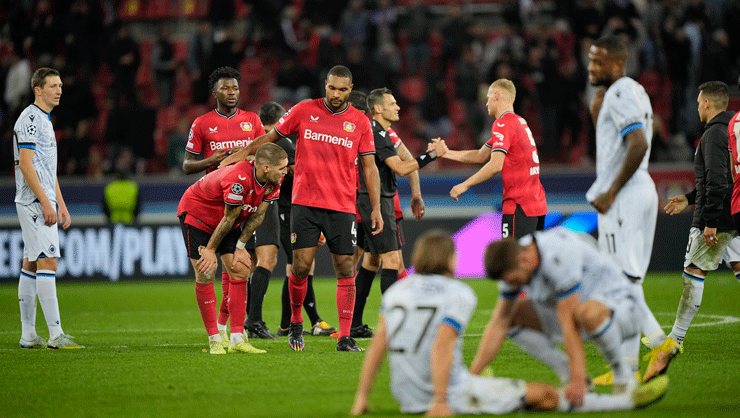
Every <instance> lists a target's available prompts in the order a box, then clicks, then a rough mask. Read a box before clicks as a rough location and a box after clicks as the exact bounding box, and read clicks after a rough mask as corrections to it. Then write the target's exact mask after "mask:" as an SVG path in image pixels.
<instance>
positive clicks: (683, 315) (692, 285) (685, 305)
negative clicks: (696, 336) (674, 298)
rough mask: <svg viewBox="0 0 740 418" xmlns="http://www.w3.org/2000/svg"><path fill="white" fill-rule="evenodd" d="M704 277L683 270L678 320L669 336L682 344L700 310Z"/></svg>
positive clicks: (677, 313)
mask: <svg viewBox="0 0 740 418" xmlns="http://www.w3.org/2000/svg"><path fill="white" fill-rule="evenodd" d="M704 278H705V276H701V275H698V274H692V273H689V272H687V271H686V270H684V272H683V294H682V295H681V301H680V302H678V311H677V312H676V322H674V323H673V329H672V330H671V333H670V335H668V336H669V337H671V338H673V339H674V340H676V342H677V343H679V344H681V342H683V339H684V337H686V331H688V330H689V326H690V325H691V321H692V320H693V319H694V315H696V313H697V312H698V311H699V307H700V306H701V298H702V296H703V294H704Z"/></svg>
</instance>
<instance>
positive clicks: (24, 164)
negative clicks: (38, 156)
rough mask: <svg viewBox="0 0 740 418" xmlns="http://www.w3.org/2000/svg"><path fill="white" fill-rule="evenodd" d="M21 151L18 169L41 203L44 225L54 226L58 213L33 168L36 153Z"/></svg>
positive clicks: (30, 150)
mask: <svg viewBox="0 0 740 418" xmlns="http://www.w3.org/2000/svg"><path fill="white" fill-rule="evenodd" d="M19 151H20V155H19V160H18V167H19V168H20V169H21V173H23V178H24V179H25V180H26V183H27V184H28V187H30V188H31V191H33V194H34V195H36V199H38V200H39V203H41V211H42V213H43V214H44V225H46V226H51V225H54V224H55V223H57V211H56V209H55V208H54V207H53V206H52V205H51V201H50V200H49V197H48V196H46V193H44V189H43V187H41V181H39V176H38V174H36V169H35V168H34V167H33V154H34V153H35V152H36V151H35V150H33V149H31V148H20V150H19ZM68 216H69V215H68Z"/></svg>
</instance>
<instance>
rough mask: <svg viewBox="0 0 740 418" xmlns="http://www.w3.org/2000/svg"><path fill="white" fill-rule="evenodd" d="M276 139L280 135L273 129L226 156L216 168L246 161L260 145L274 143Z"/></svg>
mask: <svg viewBox="0 0 740 418" xmlns="http://www.w3.org/2000/svg"><path fill="white" fill-rule="evenodd" d="M278 139H280V134H278V133H277V131H275V129H273V130H271V131H270V132H268V133H266V134H264V135H262V136H259V137H257V138H255V139H254V141H252V142H251V143H250V144H249V145H248V146H247V147H246V148H243V149H241V150H239V151H236V152H233V153H232V154H231V155H229V156H227V157H226V158H225V159H224V160H223V161H221V163H220V164H219V165H218V167H219V168H221V167H225V166H227V165H231V164H234V163H238V162H239V161H246V159H247V157H248V156H250V155H253V154H254V153H255V152H257V149H258V148H259V147H260V146H261V145H262V144H265V143H267V142H275V141H277V140H278Z"/></svg>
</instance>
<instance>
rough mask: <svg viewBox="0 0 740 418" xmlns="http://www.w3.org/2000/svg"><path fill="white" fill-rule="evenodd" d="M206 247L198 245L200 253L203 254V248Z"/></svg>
mask: <svg viewBox="0 0 740 418" xmlns="http://www.w3.org/2000/svg"><path fill="white" fill-rule="evenodd" d="M205 249H206V247H205V246H203V245H199V246H198V255H203V250H205Z"/></svg>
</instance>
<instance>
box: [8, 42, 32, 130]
mask: <svg viewBox="0 0 740 418" xmlns="http://www.w3.org/2000/svg"><path fill="white" fill-rule="evenodd" d="M32 75H33V72H32V71H31V62H30V61H29V60H28V59H27V58H21V57H19V56H18V54H17V53H16V52H15V50H12V49H11V51H10V56H9V57H8V74H7V76H6V77H5V94H4V96H3V99H4V100H5V105H6V106H7V109H8V115H7V116H8V120H16V119H18V116H19V115H20V113H21V111H23V109H25V108H26V106H28V104H29V103H31V101H32V97H33V90H31V76H32Z"/></svg>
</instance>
